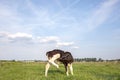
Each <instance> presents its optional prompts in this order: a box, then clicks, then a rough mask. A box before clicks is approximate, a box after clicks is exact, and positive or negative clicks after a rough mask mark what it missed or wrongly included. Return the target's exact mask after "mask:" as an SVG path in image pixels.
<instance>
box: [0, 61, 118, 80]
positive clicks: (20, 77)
mask: <svg viewBox="0 0 120 80" xmlns="http://www.w3.org/2000/svg"><path fill="white" fill-rule="evenodd" d="M45 64H46V63H45V62H3V61H1V62H0V80H120V62H74V63H73V68H74V75H73V76H72V75H69V76H66V74H65V72H64V71H65V70H64V66H63V65H62V64H59V65H60V68H59V69H57V68H56V67H54V66H51V67H50V69H49V72H48V77H45V76H44V70H45Z"/></svg>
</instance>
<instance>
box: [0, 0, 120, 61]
mask: <svg viewBox="0 0 120 80" xmlns="http://www.w3.org/2000/svg"><path fill="white" fill-rule="evenodd" d="M53 49H62V50H64V51H70V52H71V53H72V54H73V56H74V57H75V58H77V57H78V58H85V57H89V58H92V57H96V58H103V59H118V58H120V0H0V59H16V60H24V59H33V60H35V59H39V60H45V59H46V56H45V54H46V52H47V51H49V50H53Z"/></svg>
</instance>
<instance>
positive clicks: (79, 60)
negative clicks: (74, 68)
mask: <svg viewBox="0 0 120 80" xmlns="http://www.w3.org/2000/svg"><path fill="white" fill-rule="evenodd" d="M8 61H9V62H46V61H44V60H15V59H13V60H0V62H8ZM74 61H75V62H113V61H117V62H120V59H111V60H104V59H102V58H98V59H97V58H74Z"/></svg>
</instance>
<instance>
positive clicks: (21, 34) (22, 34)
mask: <svg viewBox="0 0 120 80" xmlns="http://www.w3.org/2000/svg"><path fill="white" fill-rule="evenodd" d="M8 37H9V38H22V37H24V38H32V35H30V34H27V33H20V32H18V33H15V34H9V35H8Z"/></svg>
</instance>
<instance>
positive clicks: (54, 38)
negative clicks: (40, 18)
mask: <svg viewBox="0 0 120 80" xmlns="http://www.w3.org/2000/svg"><path fill="white" fill-rule="evenodd" d="M38 40H39V42H40V43H49V42H55V43H56V42H58V41H59V40H60V39H59V37H57V36H47V37H38Z"/></svg>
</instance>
